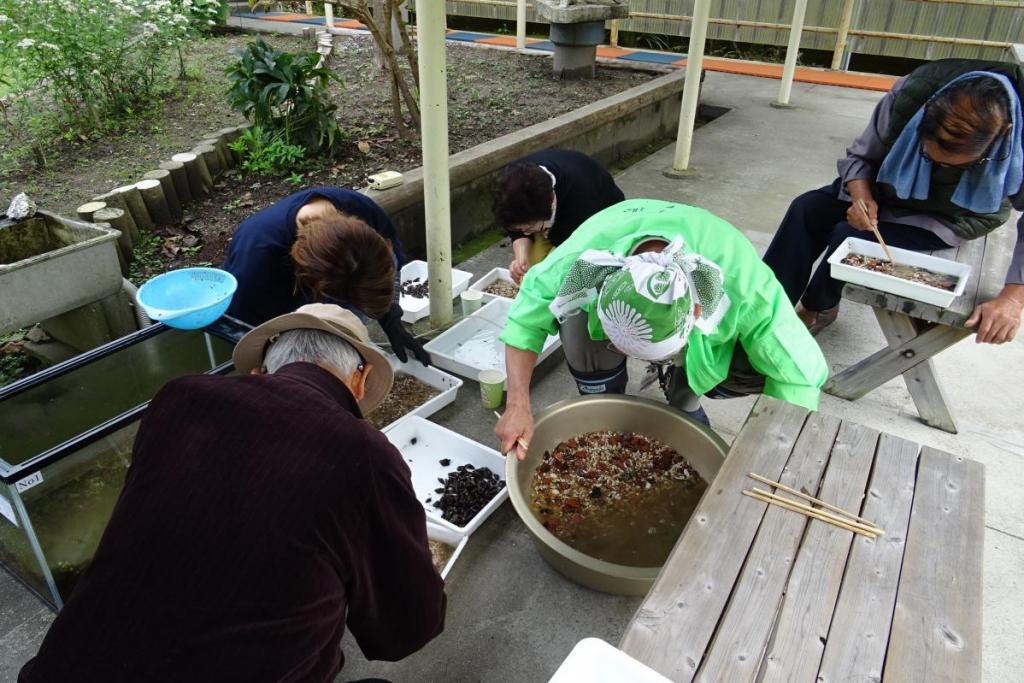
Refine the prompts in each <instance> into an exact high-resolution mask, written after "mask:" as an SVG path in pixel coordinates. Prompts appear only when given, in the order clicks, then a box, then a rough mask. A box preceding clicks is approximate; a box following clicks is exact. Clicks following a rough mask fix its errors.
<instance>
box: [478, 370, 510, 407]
mask: <svg viewBox="0 0 1024 683" xmlns="http://www.w3.org/2000/svg"><path fill="white" fill-rule="evenodd" d="M476 380H477V381H478V382H479V383H480V400H481V401H482V402H483V404H484V408H490V409H492V410H493V409H495V408H497V407H498V406H500V405H501V402H502V401H503V400H504V398H505V373H504V372H502V371H501V370H484V371H482V372H481V373H480V374H479V375H477V378H476Z"/></svg>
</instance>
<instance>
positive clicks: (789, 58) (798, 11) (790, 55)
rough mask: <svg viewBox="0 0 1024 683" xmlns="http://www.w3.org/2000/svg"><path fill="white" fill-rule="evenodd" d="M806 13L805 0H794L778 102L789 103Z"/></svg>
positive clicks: (780, 103)
mask: <svg viewBox="0 0 1024 683" xmlns="http://www.w3.org/2000/svg"><path fill="white" fill-rule="evenodd" d="M806 13H807V0H796V5H795V6H794V7H793V25H792V27H791V28H790V29H789V46H788V47H787V48H786V65H785V66H784V67H783V68H782V83H781V84H780V85H779V101H778V102H777V103H776V104H779V105H781V106H783V107H785V106H788V105H789V95H790V92H791V91H792V90H793V74H795V73H796V58H797V56H798V55H799V53H800V36H801V34H802V33H803V30H804V15H805V14H806Z"/></svg>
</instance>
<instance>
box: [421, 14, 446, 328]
mask: <svg viewBox="0 0 1024 683" xmlns="http://www.w3.org/2000/svg"><path fill="white" fill-rule="evenodd" d="M445 19H446V17H445V3H443V2H438V1H437V0H416V36H417V41H416V43H417V50H418V54H419V68H420V117H421V126H420V129H421V131H422V147H423V207H424V210H425V214H426V226H427V234H426V237H427V279H428V280H429V281H430V323H431V325H433V326H434V327H435V328H437V327H443V326H445V325H448V324H449V323H450V322H451V321H452V230H451V197H450V195H449V187H448V69H447V65H446V63H445V30H446V25H445Z"/></svg>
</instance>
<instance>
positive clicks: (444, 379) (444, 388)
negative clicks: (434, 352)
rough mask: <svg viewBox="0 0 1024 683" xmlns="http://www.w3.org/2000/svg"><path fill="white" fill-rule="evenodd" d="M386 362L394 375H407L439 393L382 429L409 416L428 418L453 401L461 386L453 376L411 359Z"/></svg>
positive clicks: (389, 359) (458, 380) (394, 359)
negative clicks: (389, 364)
mask: <svg viewBox="0 0 1024 683" xmlns="http://www.w3.org/2000/svg"><path fill="white" fill-rule="evenodd" d="M388 362H390V363H391V369H392V370H394V371H395V373H396V374H397V373H399V372H404V373H405V374H407V375H412V376H413V377H415V378H416V379H418V380H419V381H421V382H423V383H424V384H426V385H428V386H431V387H434V388H435V389H437V390H439V391H440V392H441V393H440V394H438V395H437V396H435V397H434V398H432V399H430V400H429V401H427V402H426V403H423V404H422V405H418V406H416V407H415V408H413V409H412V410H410V411H409V412H408V413H406V414H405V415H403V416H402V417H400V418H398V419H397V420H395V421H394V422H392V423H391V424H389V425H385V426H384V429H387V428H388V427H391V426H392V425H396V424H398V423H399V422H401V421H402V420H404V419H405V418H407V417H409V416H410V415H420V416H422V417H429V416H430V415H433V414H434V413H436V412H437V411H439V410H441V408H444V407H445V406H446V405H449V404H451V403H453V402H454V401H455V395H456V394H457V393H458V392H459V387H461V386H462V380H461V379H459V378H458V377H456V376H455V375H449V374H448V373H447V372H445V371H443V370H438V369H437V368H435V367H433V366H432V365H424V364H423V363H421V362H419V361H418V360H416V359H415V358H411V359H409V360H408V361H406V362H405V363H403V362H402V361H400V360H398V359H397V358H395V357H394V356H391V355H389V356H388Z"/></svg>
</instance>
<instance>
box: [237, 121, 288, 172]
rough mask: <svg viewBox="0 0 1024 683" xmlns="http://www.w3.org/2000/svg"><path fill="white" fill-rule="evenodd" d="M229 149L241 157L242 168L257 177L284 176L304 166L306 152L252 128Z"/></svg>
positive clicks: (263, 130)
mask: <svg viewBox="0 0 1024 683" xmlns="http://www.w3.org/2000/svg"><path fill="white" fill-rule="evenodd" d="M231 149H233V150H235V151H236V152H238V153H239V154H240V155H241V156H242V168H243V169H245V170H246V171H249V172H250V173H257V174H259V175H278V176H279V175H285V174H288V173H290V172H291V171H292V170H294V169H295V168H298V167H299V166H302V165H304V163H305V160H306V150H305V148H304V147H301V146H299V145H291V144H288V143H287V142H286V141H285V139H284V137H283V136H282V135H281V134H280V133H278V134H272V133H269V132H268V131H267V130H266V129H264V128H262V127H261V126H253V127H252V128H249V129H248V130H246V131H245V132H244V133H242V137H240V138H238V139H237V140H235V141H234V142H233V143H231Z"/></svg>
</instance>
